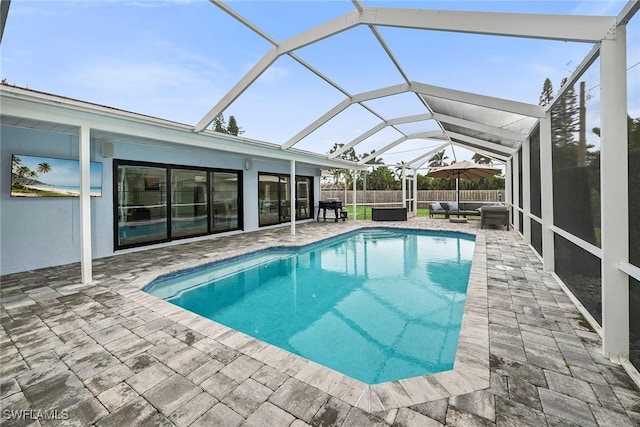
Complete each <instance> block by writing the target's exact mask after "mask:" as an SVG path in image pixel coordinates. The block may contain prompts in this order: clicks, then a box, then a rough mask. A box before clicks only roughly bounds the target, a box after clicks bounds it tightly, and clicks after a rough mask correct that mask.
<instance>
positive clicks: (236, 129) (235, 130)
mask: <svg viewBox="0 0 640 427" xmlns="http://www.w3.org/2000/svg"><path fill="white" fill-rule="evenodd" d="M227 133H228V134H229V135H235V136H238V135H242V134H243V133H244V129H242V128H241V127H240V126H238V123H237V122H236V118H235V116H229V124H228V125H227Z"/></svg>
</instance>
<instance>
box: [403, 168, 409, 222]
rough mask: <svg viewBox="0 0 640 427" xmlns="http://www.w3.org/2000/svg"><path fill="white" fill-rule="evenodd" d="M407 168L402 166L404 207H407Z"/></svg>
mask: <svg viewBox="0 0 640 427" xmlns="http://www.w3.org/2000/svg"><path fill="white" fill-rule="evenodd" d="M405 170H406V169H405V168H404V167H402V207H403V208H405V209H407V174H406V173H405ZM407 213H408V212H407Z"/></svg>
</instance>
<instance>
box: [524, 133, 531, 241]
mask: <svg viewBox="0 0 640 427" xmlns="http://www.w3.org/2000/svg"><path fill="white" fill-rule="evenodd" d="M522 209H523V210H524V215H522V220H523V221H524V224H522V234H523V235H524V241H525V242H527V244H529V245H530V244H531V218H530V217H529V215H530V214H531V153H530V152H529V140H528V139H527V140H526V141H525V142H524V143H523V144H522Z"/></svg>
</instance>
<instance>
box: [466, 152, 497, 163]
mask: <svg viewBox="0 0 640 427" xmlns="http://www.w3.org/2000/svg"><path fill="white" fill-rule="evenodd" d="M471 160H473V161H474V162H476V163H478V164H480V165H493V160H492V159H491V158H490V157H486V156H483V155H482V154H478V153H475V154H474V155H473V157H472V158H471Z"/></svg>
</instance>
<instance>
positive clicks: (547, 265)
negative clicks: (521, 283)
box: [540, 111, 556, 271]
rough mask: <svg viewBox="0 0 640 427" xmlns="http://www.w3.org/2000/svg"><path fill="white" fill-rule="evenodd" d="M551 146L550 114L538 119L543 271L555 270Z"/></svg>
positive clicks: (548, 112)
mask: <svg viewBox="0 0 640 427" xmlns="http://www.w3.org/2000/svg"><path fill="white" fill-rule="evenodd" d="M551 150H552V146H551V112H550V111H547V113H546V116H545V117H544V118H542V119H540V198H541V200H540V209H541V215H542V264H543V266H544V270H545V271H554V270H555V268H556V260H555V245H554V239H553V231H552V230H551V226H552V225H553V163H552V162H553V157H552V152H551Z"/></svg>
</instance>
